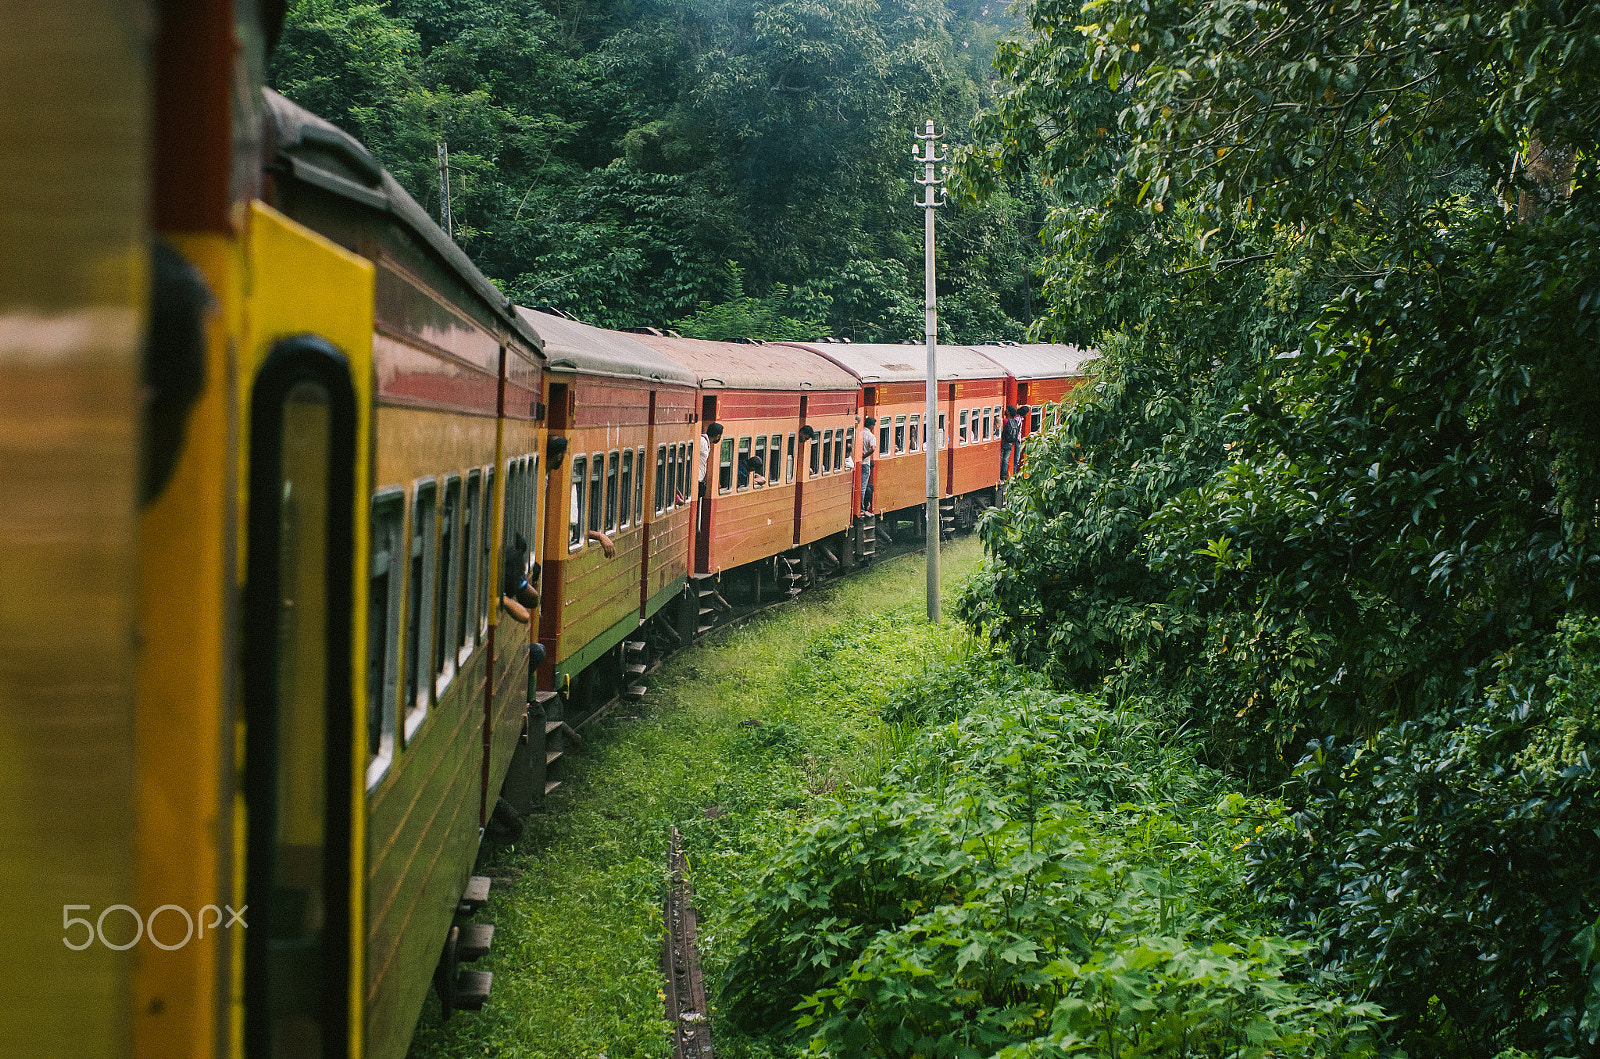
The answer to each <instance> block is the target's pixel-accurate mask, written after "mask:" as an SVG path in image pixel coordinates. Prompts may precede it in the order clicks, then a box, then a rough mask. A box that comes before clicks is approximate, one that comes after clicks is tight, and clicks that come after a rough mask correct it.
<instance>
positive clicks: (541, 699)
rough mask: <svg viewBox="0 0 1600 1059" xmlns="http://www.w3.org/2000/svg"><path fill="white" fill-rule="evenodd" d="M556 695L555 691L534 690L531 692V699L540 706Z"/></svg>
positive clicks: (553, 698)
mask: <svg viewBox="0 0 1600 1059" xmlns="http://www.w3.org/2000/svg"><path fill="white" fill-rule="evenodd" d="M556 697H557V695H556V692H553V691H536V692H534V693H533V701H534V702H536V703H538V704H539V705H540V706H543V705H544V704H545V703H547V702H551V701H553V700H555V698H556Z"/></svg>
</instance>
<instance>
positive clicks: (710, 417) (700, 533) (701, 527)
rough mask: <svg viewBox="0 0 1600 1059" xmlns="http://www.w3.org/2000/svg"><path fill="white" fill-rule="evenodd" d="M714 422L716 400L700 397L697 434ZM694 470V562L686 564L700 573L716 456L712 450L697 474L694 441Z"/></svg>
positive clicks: (706, 564)
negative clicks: (697, 476) (702, 470)
mask: <svg viewBox="0 0 1600 1059" xmlns="http://www.w3.org/2000/svg"><path fill="white" fill-rule="evenodd" d="M716 421H717V399H716V398H715V397H702V398H700V433H701V435H702V436H704V434H705V432H706V431H707V430H709V429H710V428H711V424H712V423H715V422H716ZM694 451H695V468H696V473H697V474H699V475H700V481H699V483H698V484H697V486H696V488H695V510H694V562H693V563H692V564H691V565H690V567H689V569H690V571H691V572H693V573H696V574H704V573H708V572H710V569H711V514H712V508H713V507H714V506H715V499H716V495H717V488H716V481H717V478H716V475H717V460H718V454H717V451H716V447H713V451H712V452H711V454H710V455H709V456H707V457H706V462H705V471H704V472H703V473H701V472H700V470H699V468H700V441H699V439H698V438H696V439H695V450H694Z"/></svg>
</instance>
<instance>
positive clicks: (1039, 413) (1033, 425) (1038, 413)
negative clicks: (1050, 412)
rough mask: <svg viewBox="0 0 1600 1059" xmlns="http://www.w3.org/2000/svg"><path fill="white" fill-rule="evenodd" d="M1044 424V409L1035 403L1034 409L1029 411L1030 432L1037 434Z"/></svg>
mask: <svg viewBox="0 0 1600 1059" xmlns="http://www.w3.org/2000/svg"><path fill="white" fill-rule="evenodd" d="M1043 425H1044V409H1042V408H1040V407H1039V406H1038V405H1034V406H1033V411H1031V412H1029V413H1028V432H1029V433H1030V434H1037V433H1038V432H1039V428H1040V427H1041V426H1043Z"/></svg>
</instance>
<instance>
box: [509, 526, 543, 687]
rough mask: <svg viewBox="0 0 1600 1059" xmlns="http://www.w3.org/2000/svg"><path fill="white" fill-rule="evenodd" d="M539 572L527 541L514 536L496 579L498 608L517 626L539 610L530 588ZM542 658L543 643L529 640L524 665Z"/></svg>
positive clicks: (537, 600) (537, 578) (537, 596)
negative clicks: (499, 580) (498, 597)
mask: <svg viewBox="0 0 1600 1059" xmlns="http://www.w3.org/2000/svg"><path fill="white" fill-rule="evenodd" d="M541 572H542V569H541V567H540V565H539V564H538V563H537V562H534V561H533V555H532V553H531V552H530V551H529V549H528V542H527V541H526V540H525V539H524V538H523V536H522V534H520V533H519V534H517V535H516V538H515V539H514V540H513V541H512V542H511V543H510V544H507V545H506V547H505V558H504V562H503V563H502V570H501V578H500V579H501V585H500V606H501V608H502V609H504V610H505V612H506V613H507V614H508V615H510V616H511V620H512V621H514V622H516V623H518V624H519V625H529V624H530V623H531V622H532V620H533V612H534V611H536V610H538V609H539V590H538V589H537V588H535V587H534V586H535V585H537V584H538V583H539V575H540V573H541ZM530 633H531V629H530ZM544 655H545V650H544V644H542V643H540V642H539V641H538V640H537V639H530V642H529V644H528V664H529V665H533V666H537V665H538V664H539V663H540V662H543V661H544Z"/></svg>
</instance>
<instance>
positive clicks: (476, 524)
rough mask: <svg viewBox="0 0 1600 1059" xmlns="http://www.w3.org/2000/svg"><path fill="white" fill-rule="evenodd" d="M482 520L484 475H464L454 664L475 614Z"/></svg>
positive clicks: (461, 656)
mask: <svg viewBox="0 0 1600 1059" xmlns="http://www.w3.org/2000/svg"><path fill="white" fill-rule="evenodd" d="M482 522H483V476H482V475H481V474H480V473H479V472H478V471H471V472H469V473H468V474H467V502H466V503H465V504H463V505H462V506H461V574H462V577H461V590H460V592H459V593H457V596H456V655H457V657H456V664H458V665H459V664H461V663H462V662H464V661H465V656H466V654H467V649H468V648H469V647H471V646H472V645H473V644H474V643H476V642H477V640H476V637H475V636H474V635H473V634H474V633H475V632H476V631H477V623H476V622H475V621H473V619H474V618H475V617H477V614H478V561H479V560H478V535H479V531H480V527H481V524H482Z"/></svg>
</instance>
